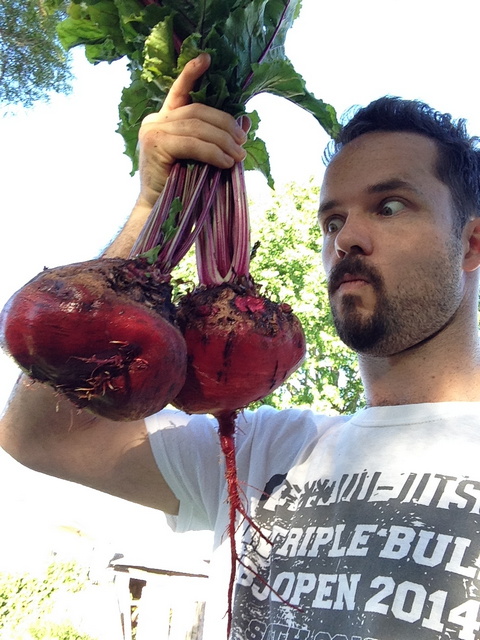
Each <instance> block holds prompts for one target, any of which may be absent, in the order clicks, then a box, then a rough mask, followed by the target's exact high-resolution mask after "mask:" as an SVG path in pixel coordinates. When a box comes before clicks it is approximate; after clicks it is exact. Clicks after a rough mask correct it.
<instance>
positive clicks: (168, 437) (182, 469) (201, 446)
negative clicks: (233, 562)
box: [146, 407, 328, 532]
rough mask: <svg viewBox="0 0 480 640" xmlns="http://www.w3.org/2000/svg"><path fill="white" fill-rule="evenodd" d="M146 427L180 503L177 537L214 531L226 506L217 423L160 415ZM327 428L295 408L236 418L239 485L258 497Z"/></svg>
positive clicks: (322, 418) (321, 419) (317, 418)
mask: <svg viewBox="0 0 480 640" xmlns="http://www.w3.org/2000/svg"><path fill="white" fill-rule="evenodd" d="M146 425H147V429H148V432H149V437H150V444H151V447H152V452H153V455H154V458H155V461H156V463H157V465H158V468H159V470H160V472H161V473H162V475H163V477H164V478H165V480H166V482H167V484H168V485H169V487H170V488H171V490H172V491H173V493H174V494H175V496H176V497H177V499H178V500H179V502H180V508H179V514H178V516H176V517H173V518H171V517H169V519H168V520H169V524H170V526H172V528H174V529H175V530H176V531H177V532H184V531H199V530H214V529H215V527H216V524H217V523H218V521H219V519H220V520H221V515H222V514H221V513H220V511H221V510H222V509H224V508H225V501H226V493H225V490H226V489H225V477H224V468H225V467H224V462H223V456H222V453H221V449H220V443H219V438H218V431H217V421H216V420H215V419H214V418H210V417H207V416H189V415H186V414H184V413H182V412H180V411H176V410H164V411H161V412H160V413H158V414H155V415H153V416H150V417H149V418H147V419H146ZM327 425H328V418H325V416H318V415H315V414H313V413H312V412H311V411H302V410H299V409H289V410H284V411H277V410H275V409H273V408H272V407H262V408H261V409H259V410H257V411H244V412H242V413H240V414H239V416H238V418H237V426H236V435H235V448H236V458H237V469H238V475H239V480H240V482H241V483H242V485H243V486H244V487H250V488H254V491H255V493H256V494H258V493H259V491H260V492H261V491H262V490H263V489H264V487H265V486H266V484H267V482H269V481H271V479H272V478H273V477H274V476H277V475H280V476H281V475H286V474H287V472H288V471H289V469H290V468H291V466H292V465H293V464H294V463H295V460H297V459H298V457H299V456H300V455H301V452H302V451H305V450H306V448H308V446H309V444H311V443H312V442H314V441H315V440H316V438H317V437H318V435H319V434H320V433H321V432H322V431H323V430H324V429H325V428H326V426H327Z"/></svg>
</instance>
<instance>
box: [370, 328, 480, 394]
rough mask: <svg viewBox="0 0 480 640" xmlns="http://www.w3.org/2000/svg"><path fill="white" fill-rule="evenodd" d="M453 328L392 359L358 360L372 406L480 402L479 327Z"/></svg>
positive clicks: (372, 358) (373, 358) (371, 358)
mask: <svg viewBox="0 0 480 640" xmlns="http://www.w3.org/2000/svg"><path fill="white" fill-rule="evenodd" d="M456 331H457V334H458V336H457V339H455V335H453V336H452V332H453V334H455V328H449V329H447V330H445V331H443V332H442V333H441V334H439V335H437V336H435V337H434V338H432V339H431V340H428V341H426V342H424V343H422V344H421V345H419V346H415V347H412V348H410V349H408V350H406V351H404V352H402V353H400V354H397V355H394V356H390V357H385V358H381V357H372V356H368V355H360V356H359V364H360V371H361V374H362V379H363V383H364V386H365V392H366V399H367V404H368V406H391V405H400V404H418V403H423V402H454V401H465V402H474V401H479V402H480V342H479V339H478V330H477V329H476V327H474V328H473V330H472V327H468V328H467V327H464V328H463V330H462V331H458V327H457V330H456Z"/></svg>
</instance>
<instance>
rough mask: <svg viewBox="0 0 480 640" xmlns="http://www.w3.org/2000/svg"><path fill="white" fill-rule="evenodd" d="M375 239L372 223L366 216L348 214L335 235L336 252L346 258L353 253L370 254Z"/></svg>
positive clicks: (340, 256)
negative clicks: (371, 227) (372, 232)
mask: <svg viewBox="0 0 480 640" xmlns="http://www.w3.org/2000/svg"><path fill="white" fill-rule="evenodd" d="M372 250H373V239H372V234H371V229H370V225H369V224H368V222H367V221H366V220H365V219H364V218H360V217H357V216H348V218H347V219H346V220H345V222H344V224H343V227H342V228H341V229H340V231H338V233H337V234H336V236H335V253H336V254H337V256H338V257H339V258H344V257H345V256H346V255H348V254H351V253H356V254H362V255H370V254H371V253H372Z"/></svg>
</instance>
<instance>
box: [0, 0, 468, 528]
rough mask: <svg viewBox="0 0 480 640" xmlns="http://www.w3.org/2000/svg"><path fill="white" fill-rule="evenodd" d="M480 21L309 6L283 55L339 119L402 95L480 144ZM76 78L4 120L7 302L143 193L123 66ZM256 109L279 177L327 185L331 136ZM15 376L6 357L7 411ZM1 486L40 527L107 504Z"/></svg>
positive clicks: (368, 6)
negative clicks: (123, 100)
mask: <svg viewBox="0 0 480 640" xmlns="http://www.w3.org/2000/svg"><path fill="white" fill-rule="evenodd" d="M479 23H480V3H479V2H478V0H456V2H455V3H453V2H447V1H446V0H445V1H444V2H438V0H401V1H399V0H364V1H363V2H358V0H343V1H340V0H339V1H338V2H326V1H322V0H303V9H302V12H301V15H300V17H299V19H298V20H297V22H296V23H295V26H294V28H293V29H292V31H291V32H290V34H289V39H288V41H287V53H288V55H289V56H290V58H291V60H292V62H293V63H294V66H295V68H296V69H297V70H298V71H299V72H300V73H301V74H302V75H303V77H304V78H305V80H306V83H307V87H308V88H309V90H310V91H311V92H312V93H314V94H315V95H316V96H317V97H320V98H322V99H324V100H325V101H326V102H330V103H331V104H333V105H334V107H335V108H336V109H337V112H338V113H342V112H344V111H345V110H346V109H348V108H349V107H351V106H352V105H354V104H360V105H364V104H367V103H368V102H370V101H371V100H373V99H375V98H377V97H379V96H381V95H385V94H391V95H399V96H402V97H405V98H418V99H421V100H424V101H426V102H428V103H430V104H431V105H432V106H434V107H435V108H437V109H439V110H440V111H448V112H450V113H452V114H453V115H454V116H455V117H464V118H466V119H467V121H468V127H469V130H470V132H471V133H472V134H479V135H480V89H479V84H478V68H479V62H480V56H479V53H478V24H479ZM74 72H75V75H76V81H75V86H74V93H73V94H72V95H71V96H69V97H65V96H54V97H53V98H52V100H51V102H50V104H47V105H44V104H40V105H37V106H36V107H35V108H34V109H32V110H29V111H25V112H22V111H19V112H18V113H16V114H15V115H13V116H8V115H7V116H5V117H4V118H0V141H1V149H2V153H1V154H0V176H1V180H2V189H1V192H0V212H1V220H2V233H1V236H0V269H1V273H2V274H3V277H2V278H1V279H0V306H3V304H4V303H5V302H6V300H7V299H8V297H9V296H10V295H11V294H12V293H13V292H14V291H15V290H17V289H18V288H19V287H21V286H22V285H23V284H24V283H25V282H26V281H27V280H29V279H30V278H32V277H33V276H34V275H36V273H37V272H39V271H40V270H41V269H42V268H43V267H44V266H48V267H52V266H56V265H60V264H66V263H69V262H76V261H79V260H86V259H89V258H92V257H94V256H96V255H97V254H98V253H99V252H100V251H101V249H102V248H103V247H104V246H105V245H106V244H107V243H108V242H109V241H110V239H111V238H112V237H113V236H114V235H115V233H116V232H117V230H118V229H119V228H120V227H121V225H122V223H123V222H124V220H125V218H126V217H127V215H128V213H129V211H130V209H131V207H132V206H133V203H134V200H135V197H136V192H137V179H136V178H131V177H130V176H129V170H130V166H129V161H128V159H127V158H126V157H125V156H123V143H122V140H121V138H120V136H119V135H118V134H116V133H115V128H116V123H117V104H118V101H119V97H120V91H121V87H122V86H123V84H124V83H126V82H128V78H127V74H126V72H125V69H124V65H123V64H122V63H117V64H114V65H110V66H109V65H106V64H101V65H98V66H96V67H92V66H91V65H89V64H88V63H87V62H86V61H85V60H84V57H83V53H82V52H81V51H78V52H76V54H75V64H74ZM251 106H252V108H253V107H256V108H257V109H258V111H259V113H260V116H261V117H262V125H261V129H260V135H261V137H263V138H264V139H265V141H266V143H267V147H268V149H269V151H270V156H271V164H272V170H273V175H274V178H276V180H277V182H278V183H283V182H286V181H289V180H296V181H300V182H303V181H306V180H307V179H308V178H309V177H310V176H312V175H313V176H315V178H316V179H317V180H318V181H320V180H321V175H322V163H321V155H322V152H323V148H324V146H325V144H326V142H327V137H326V135H325V134H324V133H323V131H322V130H321V129H320V127H319V126H318V124H317V123H316V122H315V121H314V119H313V118H312V117H311V116H309V115H308V114H305V113H304V112H302V111H301V110H300V109H299V108H298V107H295V106H293V105H291V104H290V103H288V102H287V101H284V100H281V99H278V98H273V97H271V96H265V97H260V98H257V99H255V101H254V102H253V103H252V105H251ZM249 188H250V189H251V191H250V193H251V195H255V194H260V193H261V194H262V195H264V194H265V193H266V187H265V185H264V182H263V179H262V178H261V177H260V176H258V175H256V176H255V175H252V176H250V178H249ZM259 197H260V196H259ZM16 375H17V369H16V367H15V366H14V365H13V364H12V363H11V362H10V361H9V360H8V359H7V358H6V357H5V356H1V357H0V380H1V381H2V385H1V389H0V410H1V407H3V406H4V404H5V402H6V400H7V397H8V395H9V392H10V389H11V386H12V384H13V382H14V380H15V378H16ZM0 478H1V480H2V486H3V487H4V488H5V487H10V494H9V498H8V501H7V508H8V510H14V509H15V508H19V509H21V510H22V513H24V514H25V513H30V509H31V506H32V504H33V503H35V504H36V507H35V509H33V511H32V513H34V514H35V517H40V518H41V513H46V512H50V511H51V509H52V505H53V504H54V503H56V504H57V505H58V506H59V507H60V508H61V509H63V510H64V513H65V514H66V517H67V516H68V515H69V516H71V517H72V518H77V519H79V520H80V521H82V522H83V520H82V518H87V519H89V518H90V520H92V516H94V517H95V519H96V522H102V518H103V520H105V508H104V501H103V499H97V498H91V500H90V503H89V505H90V506H89V508H88V509H84V510H83V511H82V509H80V508H79V507H78V506H74V507H72V500H71V496H72V495H77V494H78V495H80V493H78V491H77V490H75V491H77V493H75V492H74V494H72V489H71V488H70V487H69V485H66V484H65V483H61V482H60V481H56V480H55V481H54V480H44V481H43V482H40V481H39V478H38V476H37V475H35V476H32V475H31V473H30V472H26V471H24V470H23V469H22V468H21V467H19V466H18V465H15V464H13V463H12V462H11V461H10V460H5V462H4V458H0ZM32 487H33V488H32ZM82 495H83V494H82ZM90 495H91V494H90V493H89V494H88V496H89V497H90ZM39 501H40V502H39ZM39 504H40V505H41V508H40V507H39ZM109 504H110V503H109ZM112 508H113V507H112ZM115 508H116V507H115ZM122 508H123V506H118V509H119V511H118V513H123V512H122ZM4 513H5V511H4ZM107 518H108V520H110V521H112V518H111V515H110V514H108V515H107ZM22 522H23V520H22ZM104 524H105V525H106V524H107V523H106V522H105V523H104ZM110 529H111V535H112V536H115V535H116V534H115V532H114V531H113V529H114V527H110Z"/></svg>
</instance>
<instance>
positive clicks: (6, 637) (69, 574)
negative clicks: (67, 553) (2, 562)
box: [0, 562, 94, 640]
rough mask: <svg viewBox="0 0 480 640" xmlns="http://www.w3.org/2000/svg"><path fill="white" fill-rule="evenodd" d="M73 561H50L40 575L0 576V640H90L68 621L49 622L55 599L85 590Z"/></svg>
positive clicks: (83, 575)
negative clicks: (65, 594) (67, 593)
mask: <svg viewBox="0 0 480 640" xmlns="http://www.w3.org/2000/svg"><path fill="white" fill-rule="evenodd" d="M86 582H87V577H86V572H85V570H84V569H81V568H80V567H79V566H78V565H77V564H76V563H75V562H52V563H51V564H50V565H48V567H46V569H45V571H44V572H43V573H39V574H38V575H36V574H30V573H18V574H7V573H0V640H27V639H32V640H94V639H93V638H91V637H90V636H88V635H85V634H83V633H81V632H79V631H77V630H76V629H75V628H74V627H72V625H70V624H69V623H68V622H61V623H57V622H55V621H52V620H49V619H48V616H49V614H50V612H51V610H52V608H53V605H54V602H55V598H57V597H58V596H59V594H61V593H64V592H73V593H77V592H79V591H81V590H82V589H84V588H85V585H86Z"/></svg>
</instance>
